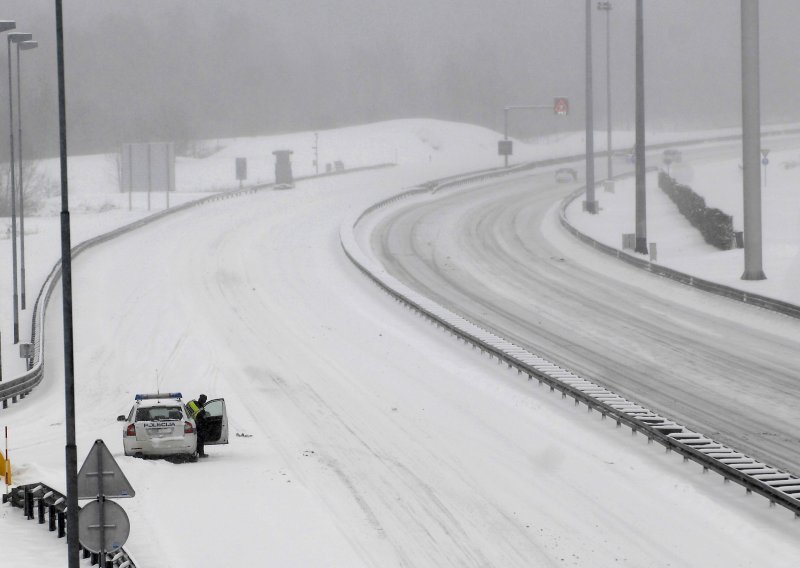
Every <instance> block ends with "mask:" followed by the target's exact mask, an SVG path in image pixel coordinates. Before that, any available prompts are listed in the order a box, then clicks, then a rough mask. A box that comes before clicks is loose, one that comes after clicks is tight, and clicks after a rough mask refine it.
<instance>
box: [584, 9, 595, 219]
mask: <svg viewBox="0 0 800 568" xmlns="http://www.w3.org/2000/svg"><path fill="white" fill-rule="evenodd" d="M597 210H598V207H597V201H595V198H594V99H593V97H592V0H586V211H587V212H589V213H597Z"/></svg>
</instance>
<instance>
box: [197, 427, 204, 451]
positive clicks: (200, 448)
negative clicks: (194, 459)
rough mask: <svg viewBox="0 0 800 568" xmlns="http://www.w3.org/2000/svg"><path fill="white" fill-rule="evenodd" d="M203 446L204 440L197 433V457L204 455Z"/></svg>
mask: <svg viewBox="0 0 800 568" xmlns="http://www.w3.org/2000/svg"><path fill="white" fill-rule="evenodd" d="M204 445H205V440H204V439H203V436H201V435H200V432H198V433H197V455H199V456H201V455H203V454H204V453H205V451H204V448H203V446H204Z"/></svg>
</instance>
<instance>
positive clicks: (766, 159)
mask: <svg viewBox="0 0 800 568" xmlns="http://www.w3.org/2000/svg"><path fill="white" fill-rule="evenodd" d="M761 164H762V165H764V166H766V165H768V164H769V158H761Z"/></svg>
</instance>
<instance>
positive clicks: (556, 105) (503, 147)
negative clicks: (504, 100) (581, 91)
mask: <svg viewBox="0 0 800 568" xmlns="http://www.w3.org/2000/svg"><path fill="white" fill-rule="evenodd" d="M550 109H552V110H553V113H554V114H556V115H558V116H566V115H568V114H569V99H567V97H556V98H554V99H553V105H552V106H551V105H516V106H507V107H505V108H504V109H503V139H502V140H500V142H499V143H498V145H497V153H498V154H499V155H500V156H503V159H504V162H505V167H508V157H509V156H510V155H512V154H513V152H514V151H513V142H512V141H511V140H509V139H508V113H509V111H512V110H550Z"/></svg>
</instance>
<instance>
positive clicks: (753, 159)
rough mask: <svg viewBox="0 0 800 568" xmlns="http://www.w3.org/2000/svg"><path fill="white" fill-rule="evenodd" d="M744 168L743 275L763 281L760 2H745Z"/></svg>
mask: <svg viewBox="0 0 800 568" xmlns="http://www.w3.org/2000/svg"><path fill="white" fill-rule="evenodd" d="M741 18H742V168H743V175H742V177H743V194H744V274H742V280H764V279H765V278H766V275H765V274H764V270H763V265H762V240H761V238H762V235H761V163H760V158H761V91H760V87H759V49H758V48H759V45H758V44H759V30H758V27H759V25H758V19H759V18H758V0H742V4H741Z"/></svg>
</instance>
